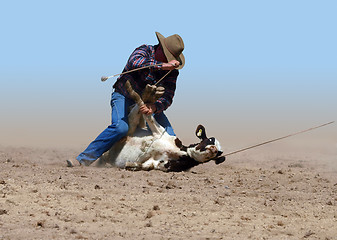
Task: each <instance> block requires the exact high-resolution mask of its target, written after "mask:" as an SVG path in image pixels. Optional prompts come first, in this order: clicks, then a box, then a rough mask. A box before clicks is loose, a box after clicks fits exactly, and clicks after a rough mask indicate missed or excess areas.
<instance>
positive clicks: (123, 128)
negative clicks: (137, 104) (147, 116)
mask: <svg viewBox="0 0 337 240" xmlns="http://www.w3.org/2000/svg"><path fill="white" fill-rule="evenodd" d="M128 131H129V125H128V124H127V123H126V122H120V123H119V124H118V125H117V126H116V132H117V134H118V135H119V136H120V137H124V136H126V135H127V133H128Z"/></svg>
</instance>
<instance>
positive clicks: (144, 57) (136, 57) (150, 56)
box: [127, 45, 161, 70]
mask: <svg viewBox="0 0 337 240" xmlns="http://www.w3.org/2000/svg"><path fill="white" fill-rule="evenodd" d="M160 63H161V62H159V61H156V60H155V58H154V53H153V52H152V49H151V48H150V46H148V45H142V46H140V47H138V48H136V49H135V50H134V51H133V53H132V54H131V56H130V57H129V60H128V62H127V68H128V70H131V69H136V68H140V67H145V66H148V65H156V64H160Z"/></svg>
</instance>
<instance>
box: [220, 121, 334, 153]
mask: <svg viewBox="0 0 337 240" xmlns="http://www.w3.org/2000/svg"><path fill="white" fill-rule="evenodd" d="M332 123H334V121H332V122H328V123H325V124H322V125H319V126H316V127H312V128H309V129H306V130H303V131H300V132H296V133H292V134H289V135H287V136H284V137H279V138H276V139H273V140H270V141H266V142H263V143H259V144H256V145H253V146H250V147H246V148H243V149H240V150H237V151H234V152H230V153H227V154H224V155H223V156H224V157H226V156H229V155H233V154H236V153H239V152H243V151H246V150H248V149H251V148H255V147H259V146H262V145H265V144H267V143H272V142H275V141H278V140H281V139H284V138H288V137H292V136H295V135H297V134H300V133H304V132H308V131H311V130H314V129H316V128H320V127H324V126H326V125H329V124H332Z"/></svg>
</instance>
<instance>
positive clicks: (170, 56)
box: [156, 32, 185, 69]
mask: <svg viewBox="0 0 337 240" xmlns="http://www.w3.org/2000/svg"><path fill="white" fill-rule="evenodd" d="M156 36H157V39H158V41H159V43H160V45H161V46H162V48H163V51H164V54H165V57H166V59H167V61H168V62H169V61H172V60H177V61H179V62H180V65H179V67H177V69H182V68H183V67H184V65H185V57H184V54H182V53H181V54H180V55H179V56H178V58H176V57H175V56H173V54H172V53H170V51H169V50H168V49H167V47H166V45H165V42H164V40H165V37H164V36H163V35H161V34H160V33H159V32H156Z"/></svg>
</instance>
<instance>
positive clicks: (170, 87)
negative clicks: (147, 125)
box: [155, 70, 179, 113]
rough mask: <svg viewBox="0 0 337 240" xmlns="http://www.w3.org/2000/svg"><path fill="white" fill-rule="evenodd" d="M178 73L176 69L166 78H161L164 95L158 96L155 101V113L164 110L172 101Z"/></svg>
mask: <svg viewBox="0 0 337 240" xmlns="http://www.w3.org/2000/svg"><path fill="white" fill-rule="evenodd" d="M178 75H179V71H178V70H173V71H172V72H171V73H170V74H169V75H168V76H166V78H165V79H164V80H163V84H162V86H163V87H164V88H165V93H164V95H163V96H162V97H161V98H159V99H158V100H157V101H156V102H155V105H156V108H157V110H156V113H160V112H162V111H164V110H166V109H167V108H168V107H169V106H171V104H172V102H173V97H174V94H175V90H176V83H177V78H178Z"/></svg>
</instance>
